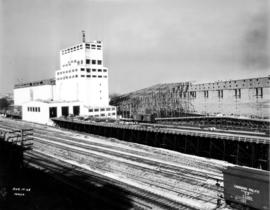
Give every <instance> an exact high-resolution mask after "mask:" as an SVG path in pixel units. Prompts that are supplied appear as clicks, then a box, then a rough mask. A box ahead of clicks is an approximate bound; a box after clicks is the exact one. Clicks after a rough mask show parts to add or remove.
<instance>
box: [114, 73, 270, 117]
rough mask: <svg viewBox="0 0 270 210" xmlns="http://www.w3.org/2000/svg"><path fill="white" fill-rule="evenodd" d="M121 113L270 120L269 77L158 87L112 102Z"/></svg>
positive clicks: (184, 83)
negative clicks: (241, 117)
mask: <svg viewBox="0 0 270 210" xmlns="http://www.w3.org/2000/svg"><path fill="white" fill-rule="evenodd" d="M111 104H112V105H114V106H117V107H118V113H119V114H120V115H122V116H124V117H130V116H132V115H133V114H135V113H147V114H150V113H152V114H156V116H157V117H179V116H186V115H226V116H243V117H253V118H269V117H270V113H269V111H270V76H268V77H260V78H248V79H241V80H228V81H218V82H209V83H202V84H193V83H190V82H183V83H170V84H158V85H155V86H152V87H149V88H145V89H142V90H138V91H134V92H131V93H128V94H124V95H121V96H119V97H115V98H113V99H112V101H111Z"/></svg>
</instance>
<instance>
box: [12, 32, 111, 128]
mask: <svg viewBox="0 0 270 210" xmlns="http://www.w3.org/2000/svg"><path fill="white" fill-rule="evenodd" d="M108 77H109V75H108V68H106V67H104V66H103V44H102V42H101V41H92V42H86V41H85V35H84V33H83V41H82V43H79V44H77V45H74V46H71V47H68V48H66V49H63V50H61V51H60V69H59V70H56V72H55V79H49V80H42V81H36V82H29V83H22V84H16V85H15V87H14V105H16V106H22V119H23V120H25V121H31V122H36V123H43V124H51V123H52V121H51V120H50V119H51V118H54V117H60V116H68V115H75V116H77V115H80V116H92V117H101V118H116V108H115V107H114V106H110V105H109V86H108V79H109V78H108Z"/></svg>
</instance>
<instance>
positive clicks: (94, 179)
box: [25, 152, 195, 210]
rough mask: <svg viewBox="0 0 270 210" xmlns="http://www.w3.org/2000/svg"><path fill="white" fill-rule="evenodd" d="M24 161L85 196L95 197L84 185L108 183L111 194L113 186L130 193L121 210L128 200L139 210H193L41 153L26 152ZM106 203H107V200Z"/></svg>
mask: <svg viewBox="0 0 270 210" xmlns="http://www.w3.org/2000/svg"><path fill="white" fill-rule="evenodd" d="M25 159H26V161H27V162H28V164H29V165H31V166H32V167H35V168H39V169H42V170H45V171H46V172H47V173H51V174H52V176H54V177H56V178H57V179H61V181H64V182H65V183H66V184H68V185H70V186H72V187H73V188H75V189H76V190H78V191H80V192H82V193H85V194H91V196H95V194H94V192H93V191H92V192H91V191H90V190H89V186H87V185H86V184H89V185H94V186H96V187H101V186H104V185H108V183H109V184H111V186H112V187H111V188H109V189H107V190H109V191H111V192H113V193H114V191H115V187H113V186H116V187H118V188H117V189H118V190H119V189H123V190H124V191H126V192H128V193H130V194H129V195H128V196H127V197H126V198H123V200H122V202H123V206H122V207H123V209H124V207H125V203H127V202H128V200H131V201H132V204H134V206H135V208H136V207H139V208H140V209H157V208H159V209H183V210H186V209H195V208H192V207H191V206H185V205H183V204H179V203H176V202H174V201H173V200H170V199H167V198H164V197H162V196H159V195H157V194H154V193H149V192H148V191H145V190H143V189H140V188H136V187H134V186H130V185H125V184H124V183H123V182H121V181H118V180H115V179H112V178H108V177H104V176H101V175H100V174H98V173H95V172H89V171H87V170H85V169H83V168H80V167H77V166H76V165H73V164H71V163H68V162H65V161H62V160H59V159H54V158H52V157H51V156H46V155H45V154H43V153H38V152H34V153H33V152H27V153H26V155H25ZM33 160H34V161H33ZM72 177H75V178H72ZM80 177H81V178H80ZM63 179H64V180H63ZM78 181H79V182H81V183H79V187H78ZM106 202H108V199H107V198H106ZM109 203H110V204H111V205H112V206H115V203H114V201H113V200H109Z"/></svg>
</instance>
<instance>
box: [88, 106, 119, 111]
mask: <svg viewBox="0 0 270 210" xmlns="http://www.w3.org/2000/svg"><path fill="white" fill-rule="evenodd" d="M105 110H106V111H115V107H112V108H95V109H88V111H89V112H99V111H100V112H105Z"/></svg>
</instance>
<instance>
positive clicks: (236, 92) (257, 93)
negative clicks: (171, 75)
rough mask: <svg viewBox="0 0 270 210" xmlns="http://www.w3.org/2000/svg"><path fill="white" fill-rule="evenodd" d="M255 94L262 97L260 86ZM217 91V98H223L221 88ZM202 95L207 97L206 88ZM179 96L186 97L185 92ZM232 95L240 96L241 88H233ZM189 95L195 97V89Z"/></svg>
mask: <svg viewBox="0 0 270 210" xmlns="http://www.w3.org/2000/svg"><path fill="white" fill-rule="evenodd" d="M255 91H256V92H255V96H256V97H263V88H262V87H260V88H255ZM217 93H218V98H223V90H217ZM203 95H204V97H205V98H208V96H209V91H208V90H205V91H203ZM179 96H180V98H182V97H184V98H186V94H185V93H184V94H182V93H180V95H179ZM234 96H235V98H241V89H234ZM190 97H192V98H196V91H190Z"/></svg>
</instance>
